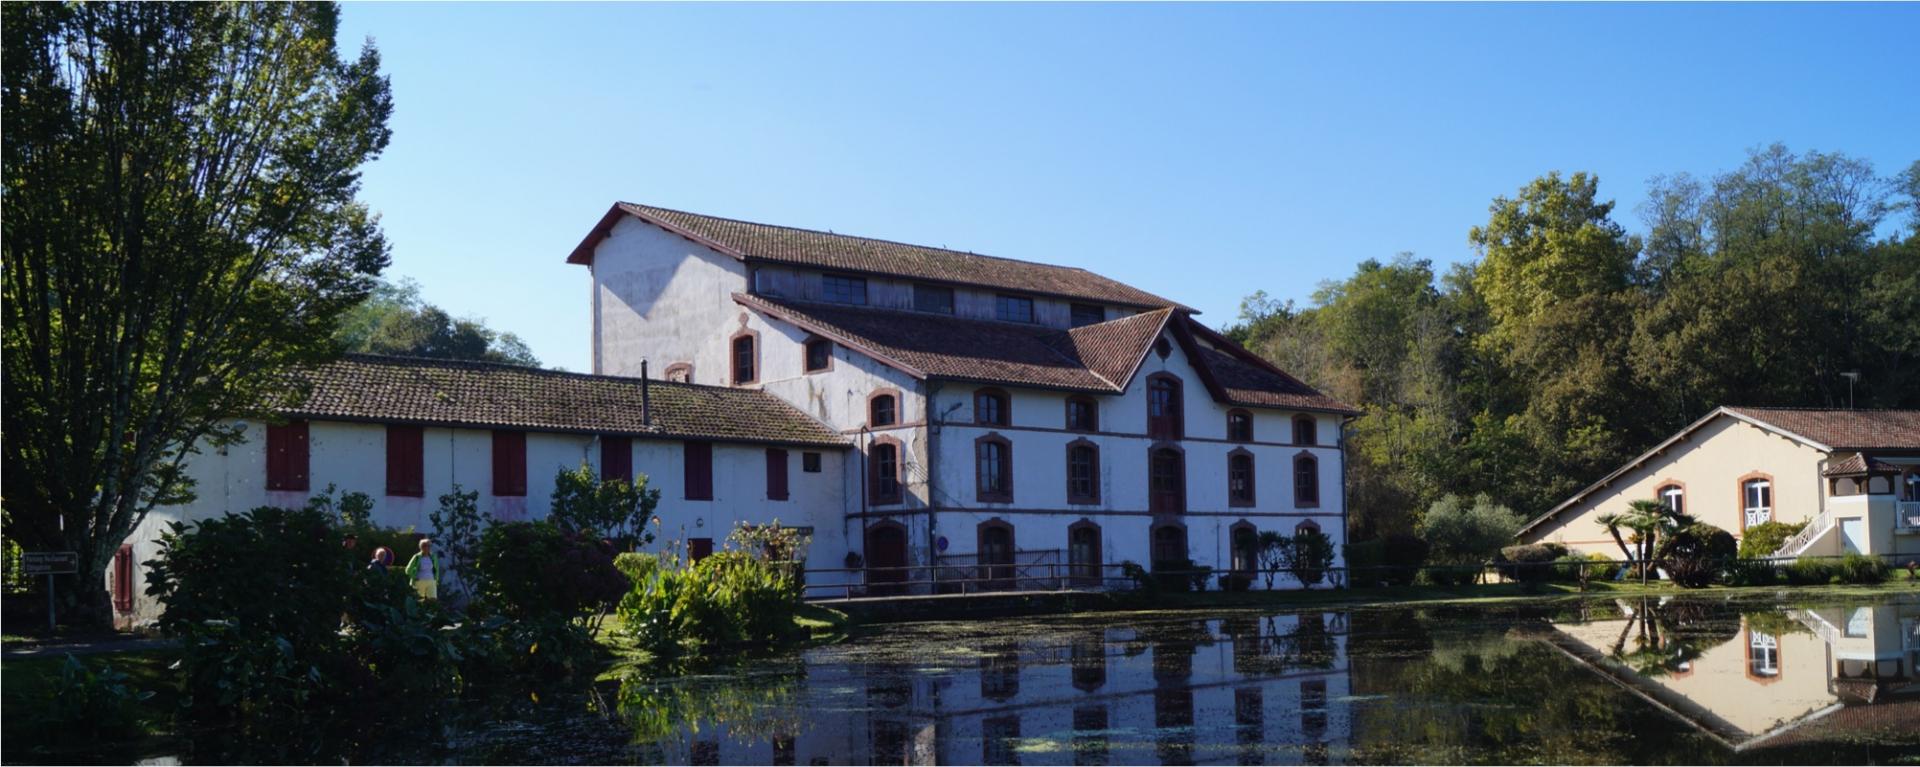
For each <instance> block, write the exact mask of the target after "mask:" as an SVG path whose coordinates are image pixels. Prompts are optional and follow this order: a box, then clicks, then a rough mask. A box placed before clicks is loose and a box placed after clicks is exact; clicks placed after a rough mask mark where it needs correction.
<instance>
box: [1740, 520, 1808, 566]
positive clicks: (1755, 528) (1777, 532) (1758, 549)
mask: <svg viewBox="0 0 1920 767" xmlns="http://www.w3.org/2000/svg"><path fill="white" fill-rule="evenodd" d="M1806 527H1807V523H1805V522H1793V523H1787V522H1762V523H1760V524H1757V525H1751V526H1749V527H1748V528H1747V529H1746V532H1744V533H1741V536H1740V552H1739V554H1740V558H1741V559H1758V558H1762V557H1770V556H1773V552H1776V551H1779V550H1780V547H1781V546H1784V545H1786V543H1787V540H1788V539H1790V538H1792V537H1794V536H1796V535H1799V534H1800V531H1801V530H1804V529H1806Z"/></svg>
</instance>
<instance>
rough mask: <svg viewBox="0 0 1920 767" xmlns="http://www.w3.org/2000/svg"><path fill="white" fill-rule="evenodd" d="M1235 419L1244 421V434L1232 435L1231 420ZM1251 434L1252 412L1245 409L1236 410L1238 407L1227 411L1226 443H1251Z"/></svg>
mask: <svg viewBox="0 0 1920 767" xmlns="http://www.w3.org/2000/svg"><path fill="white" fill-rule="evenodd" d="M1235 418H1244V419H1246V433H1245V434H1234V433H1233V420H1234V419H1235ZM1253 434H1254V432H1253V411H1250V410H1247V409H1246V408H1238V407H1237V408H1234V409H1232V410H1229V411H1227V441H1228V442H1252V441H1253Z"/></svg>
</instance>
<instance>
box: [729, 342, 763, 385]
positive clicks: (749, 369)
mask: <svg viewBox="0 0 1920 767" xmlns="http://www.w3.org/2000/svg"><path fill="white" fill-rule="evenodd" d="M759 368H760V355H759V354H758V353H757V352H756V350H755V349H754V338H753V336H752V335H751V334H745V333H743V334H741V335H737V336H734V337H733V382H734V383H735V384H736V385H737V384H748V383H753V382H754V381H755V380H757V379H758V378H759V375H758V373H759Z"/></svg>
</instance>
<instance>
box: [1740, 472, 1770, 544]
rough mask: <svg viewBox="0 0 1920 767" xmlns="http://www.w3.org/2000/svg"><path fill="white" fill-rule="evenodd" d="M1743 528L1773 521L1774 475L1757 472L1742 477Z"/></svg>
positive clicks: (1741, 506)
mask: <svg viewBox="0 0 1920 767" xmlns="http://www.w3.org/2000/svg"><path fill="white" fill-rule="evenodd" d="M1740 511H1741V523H1742V524H1741V527H1740V529H1741V530H1745V529H1747V528H1749V527H1753V526H1754V525H1760V524H1766V523H1768V522H1772V521H1773V476H1772V475H1769V474H1762V473H1759V472H1755V473H1752V474H1748V475H1746V476H1744V477H1741V478H1740Z"/></svg>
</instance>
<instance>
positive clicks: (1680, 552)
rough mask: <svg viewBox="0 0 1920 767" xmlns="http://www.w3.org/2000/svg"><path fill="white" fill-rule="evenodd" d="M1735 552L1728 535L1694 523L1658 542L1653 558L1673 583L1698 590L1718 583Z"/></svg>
mask: <svg viewBox="0 0 1920 767" xmlns="http://www.w3.org/2000/svg"><path fill="white" fill-rule="evenodd" d="M1738 551H1739V549H1738V547H1737V546H1736V544H1735V543H1734V542H1733V535H1732V534H1731V533H1728V532H1727V531H1725V530H1722V529H1720V528H1718V527H1714V526H1713V525H1709V524H1707V523H1705V522H1694V523H1692V524H1688V525H1685V526H1683V527H1679V528H1678V529H1676V530H1674V531H1673V532H1672V533H1671V534H1669V535H1668V536H1667V537H1666V539H1665V540H1663V541H1661V543H1660V550H1659V552H1658V553H1657V554H1655V557H1654V558H1655V560H1656V561H1658V562H1659V563H1660V568H1661V569H1662V570H1665V571H1666V573H1667V577H1668V578H1669V579H1671V580H1672V581H1673V582H1674V583H1675V584H1678V585H1679V586H1681V587H1683V588H1689V589H1697V588H1704V587H1706V586H1709V585H1712V584H1713V583H1714V582H1716V581H1718V580H1720V574H1721V572H1722V571H1723V570H1724V569H1725V568H1726V566H1727V563H1728V562H1730V561H1732V560H1733V558H1734V556H1735V555H1736V554H1737V553H1738Z"/></svg>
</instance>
